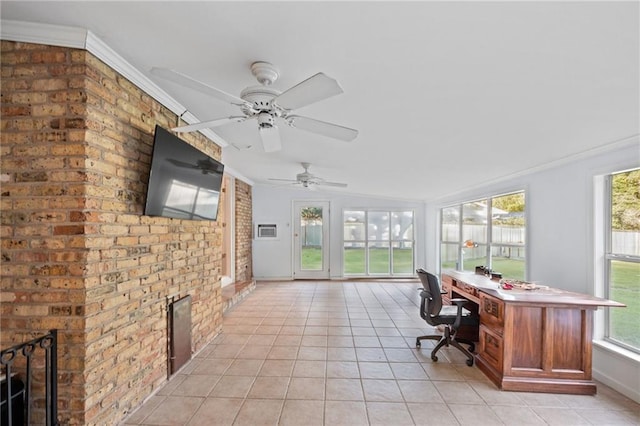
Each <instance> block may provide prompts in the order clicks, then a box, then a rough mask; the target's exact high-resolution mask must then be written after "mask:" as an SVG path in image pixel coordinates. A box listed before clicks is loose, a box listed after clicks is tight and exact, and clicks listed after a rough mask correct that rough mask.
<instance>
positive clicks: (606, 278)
mask: <svg viewBox="0 0 640 426" xmlns="http://www.w3.org/2000/svg"><path fill="white" fill-rule="evenodd" d="M633 170H636V169H635V168H633V169H627V170H622V171H616V172H612V173H609V174H608V175H606V176H604V180H603V185H602V186H599V185H596V189H598V188H600V191H602V192H601V193H602V194H603V195H602V199H603V204H604V205H603V208H604V215H603V217H602V220H601V228H599V229H601V231H602V234H603V240H602V242H603V243H604V251H603V256H602V267H601V268H596V271H597V270H598V269H600V270H601V271H602V272H601V275H600V277H597V278H600V279H599V280H598V279H596V283H597V282H600V283H601V284H600V287H601V290H602V297H604V298H605V299H612V297H611V295H610V277H611V262H612V261H621V262H631V263H640V256H634V255H628V254H622V253H614V252H613V248H612V241H611V236H612V228H611V215H612V212H611V207H612V197H613V192H612V181H613V175H616V174H620V173H625V172H629V171H633ZM596 232H597V231H596ZM611 309H620V308H605V309H604V315H603V317H604V318H603V320H602V322H603V329H602V330H601V333H600V334H601V337H602V339H603V340H604V341H606V342H608V343H610V344H612V345H614V346H617V347H619V348H622V349H624V350H627V351H630V352H633V353H635V354H640V347H634V346H631V345H628V344H626V343H625V342H621V341H620V340H617V339H615V338H613V337H611V336H610V331H611V315H610V314H611Z"/></svg>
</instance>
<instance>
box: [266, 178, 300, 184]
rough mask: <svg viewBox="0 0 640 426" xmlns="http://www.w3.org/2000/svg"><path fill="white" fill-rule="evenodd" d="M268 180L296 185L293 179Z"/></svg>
mask: <svg viewBox="0 0 640 426" xmlns="http://www.w3.org/2000/svg"><path fill="white" fill-rule="evenodd" d="M269 180H273V181H277V182H289V183H298V181H297V180H295V179H276V178H269Z"/></svg>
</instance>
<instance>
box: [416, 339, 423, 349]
mask: <svg viewBox="0 0 640 426" xmlns="http://www.w3.org/2000/svg"><path fill="white" fill-rule="evenodd" d="M420 346H422V345H421V344H420V342H419V341H417V340H416V348H419V347H420Z"/></svg>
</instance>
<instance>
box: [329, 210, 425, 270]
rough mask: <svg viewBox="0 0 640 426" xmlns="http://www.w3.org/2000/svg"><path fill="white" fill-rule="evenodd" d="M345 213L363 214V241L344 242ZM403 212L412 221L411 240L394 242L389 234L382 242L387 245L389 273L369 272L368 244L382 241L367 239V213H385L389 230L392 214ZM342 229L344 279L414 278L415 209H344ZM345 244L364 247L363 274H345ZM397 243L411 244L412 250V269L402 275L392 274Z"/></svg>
mask: <svg viewBox="0 0 640 426" xmlns="http://www.w3.org/2000/svg"><path fill="white" fill-rule="evenodd" d="M346 211H359V212H363V213H364V239H361V240H348V241H345V239H344V214H345V212H346ZM404 212H411V214H412V217H413V220H412V224H411V228H412V232H411V239H410V240H406V239H403V240H394V239H393V238H392V237H391V232H389V239H388V240H384V241H383V242H386V243H388V244H389V272H388V273H386V274H385V273H371V271H370V267H369V266H370V265H369V243H370V242H373V241H382V240H371V239H370V238H369V213H387V214H388V216H389V219H388V220H389V229H391V215H392V214H393V213H404ZM342 228H343V234H342V235H343V238H342V275H343V276H345V277H347V276H348V277H387V276H389V277H408V276H415V266H416V211H415V209H377V208H376V209H367V208H344V209H343V210H342ZM345 242H350V243H359V244H363V246H364V250H365V259H364V267H365V272H364V273H362V274H354V273H346V272H345V263H346V262H345V249H344V245H345ZM398 242H404V243H411V250H412V256H411V261H412V267H411V270H410V272H403V273H394V272H393V243H398Z"/></svg>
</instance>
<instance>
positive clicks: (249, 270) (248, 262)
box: [235, 179, 253, 281]
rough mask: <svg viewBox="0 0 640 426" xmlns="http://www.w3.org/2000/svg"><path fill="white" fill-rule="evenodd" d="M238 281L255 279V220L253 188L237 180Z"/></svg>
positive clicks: (236, 233) (236, 234)
mask: <svg viewBox="0 0 640 426" xmlns="http://www.w3.org/2000/svg"><path fill="white" fill-rule="evenodd" d="M235 193H236V202H235V205H236V218H235V219H236V229H235V239H236V262H235V263H236V281H249V280H251V279H253V264H252V252H251V244H252V239H251V237H252V235H253V234H252V231H253V218H252V214H251V210H252V199H251V186H250V185H248V184H247V183H246V182H243V181H241V180H238V179H236V188H235Z"/></svg>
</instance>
